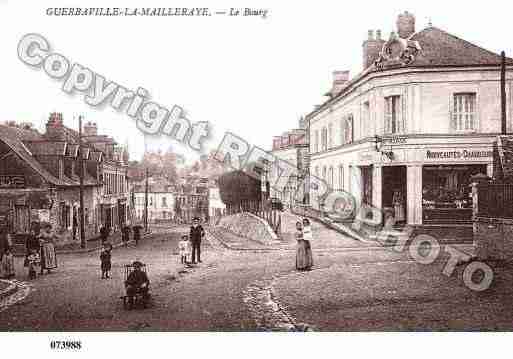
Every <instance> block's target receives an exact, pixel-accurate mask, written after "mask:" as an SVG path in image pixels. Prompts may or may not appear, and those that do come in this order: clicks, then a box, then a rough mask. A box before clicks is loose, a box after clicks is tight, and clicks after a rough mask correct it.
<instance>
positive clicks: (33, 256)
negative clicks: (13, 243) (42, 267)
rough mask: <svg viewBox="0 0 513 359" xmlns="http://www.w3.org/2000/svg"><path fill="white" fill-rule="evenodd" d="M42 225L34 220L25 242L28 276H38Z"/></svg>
mask: <svg viewBox="0 0 513 359" xmlns="http://www.w3.org/2000/svg"><path fill="white" fill-rule="evenodd" d="M39 233H40V226H39V223H38V222H32V223H31V225H30V232H29V235H28V236H27V240H26V243H25V246H26V250H27V252H26V255H25V262H24V266H25V267H27V268H28V278H29V279H35V278H36V266H37V265H39V264H40V257H39V252H40V243H39Z"/></svg>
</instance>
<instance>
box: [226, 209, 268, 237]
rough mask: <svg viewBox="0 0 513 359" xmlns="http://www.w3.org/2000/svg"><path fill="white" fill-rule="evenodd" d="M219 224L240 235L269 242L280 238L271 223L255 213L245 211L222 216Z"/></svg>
mask: <svg viewBox="0 0 513 359" xmlns="http://www.w3.org/2000/svg"><path fill="white" fill-rule="evenodd" d="M219 226H220V227H222V228H224V229H226V230H229V231H230V232H232V233H235V234H236V235H238V236H241V237H245V238H249V239H251V240H254V241H257V242H260V243H264V244H268V243H271V242H273V241H275V240H277V239H278V236H277V235H276V234H275V233H274V232H273V230H272V229H271V227H270V226H269V224H267V222H265V221H264V220H263V219H261V218H259V217H257V216H255V215H254V214H251V213H247V212H243V213H237V214H232V215H230V216H225V217H222V218H221V220H220V221H219Z"/></svg>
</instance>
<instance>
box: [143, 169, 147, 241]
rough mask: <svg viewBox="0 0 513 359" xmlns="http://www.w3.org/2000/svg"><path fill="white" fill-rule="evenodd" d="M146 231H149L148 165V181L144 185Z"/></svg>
mask: <svg viewBox="0 0 513 359" xmlns="http://www.w3.org/2000/svg"><path fill="white" fill-rule="evenodd" d="M144 232H146V233H148V167H146V183H145V185H144Z"/></svg>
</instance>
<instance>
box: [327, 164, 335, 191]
mask: <svg viewBox="0 0 513 359" xmlns="http://www.w3.org/2000/svg"><path fill="white" fill-rule="evenodd" d="M333 183H334V180H333V167H332V166H331V167H330V170H329V172H328V184H329V186H330V189H332V188H333Z"/></svg>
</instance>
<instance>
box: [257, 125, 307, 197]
mask: <svg viewBox="0 0 513 359" xmlns="http://www.w3.org/2000/svg"><path fill="white" fill-rule="evenodd" d="M308 151H309V148H308V135H307V129H306V128H305V126H304V121H303V120H300V128H298V129H294V130H291V131H288V132H285V133H283V134H282V135H281V136H275V137H274V138H273V147H272V151H271V153H272V155H273V156H274V157H275V158H277V159H279V160H282V161H286V162H287V163H289V164H291V165H293V166H294V167H295V168H296V169H297V175H294V176H291V177H290V179H289V182H288V183H287V185H286V186H285V187H284V188H283V189H281V188H275V187H273V186H272V184H273V183H276V181H277V180H278V178H279V176H280V169H279V166H280V164H279V163H278V162H276V161H275V163H274V165H273V166H272V167H271V168H270V170H269V171H268V172H269V173H268V178H267V179H268V181H269V183H270V184H271V186H270V189H269V190H270V197H271V198H278V199H279V200H280V201H281V202H282V203H283V204H284V205H285V206H287V207H290V206H292V205H294V204H295V203H296V202H298V201H299V202H300V203H304V202H306V201H307V198H305V194H306V193H307V191H306V190H305V188H304V187H305V185H306V181H304V178H306V173H307V170H308Z"/></svg>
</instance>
